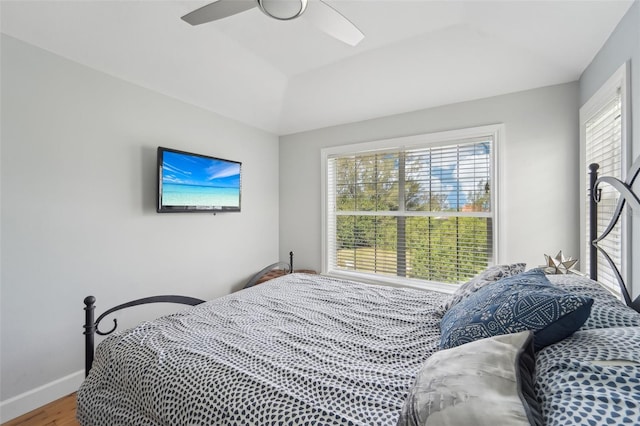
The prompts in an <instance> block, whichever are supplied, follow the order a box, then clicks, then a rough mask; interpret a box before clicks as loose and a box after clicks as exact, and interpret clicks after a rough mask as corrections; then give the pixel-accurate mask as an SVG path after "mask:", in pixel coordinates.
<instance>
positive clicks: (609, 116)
mask: <svg viewBox="0 0 640 426" xmlns="http://www.w3.org/2000/svg"><path fill="white" fill-rule="evenodd" d="M621 113H622V96H621V91H620V89H618V90H617V91H616V92H615V94H613V95H612V96H611V97H610V98H609V99H607V100H606V101H605V102H604V104H603V106H602V107H601V108H600V109H599V110H598V111H597V112H596V113H595V114H593V115H592V117H591V118H589V119H588V120H587V121H586V122H585V124H584V125H585V144H586V146H585V157H586V166H588V165H589V164H591V163H597V164H598V165H599V166H600V168H599V170H598V174H599V175H600V176H614V177H617V178H621V176H622V114H621ZM587 170H588V169H587ZM585 190H586V191H587V196H586V197H585V200H586V207H585V208H586V211H588V210H589V187H588V181H587V187H586V188H585ZM601 190H602V192H601V202H600V203H598V205H597V208H598V224H597V231H598V235H600V234H601V233H602V232H603V231H604V230H605V228H606V227H607V225H608V224H609V220H610V219H611V217H612V216H613V212H614V210H615V207H616V204H617V203H618V193H617V191H616V190H614V189H613V188H612V187H611V186H609V185H601ZM586 220H587V221H588V216H587V219H586ZM585 230H586V232H587V233H588V230H589V226H588V223H587V224H586V226H585ZM585 241H587V248H586V249H587V251H586V252H587V253H588V250H589V245H590V241H589V235H588V234H587V235H586V238H585ZM599 245H600V246H601V247H602V248H604V249H605V250H606V252H607V253H608V254H609V256H610V257H611V258H612V260H613V261H614V263H615V264H616V266H617V267H618V269H621V267H622V265H621V261H622V232H621V223H620V222H618V224H617V225H616V226H615V228H614V229H613V230H612V231H611V233H610V234H609V236H608V237H607V238H606V239H605V240H604V241H602V242H600V243H599ZM585 262H586V270H587V271H588V270H589V257H588V256H585ZM598 281H599V282H601V283H602V284H605V285H606V286H608V287H610V288H611V290H613V291H614V292H616V293H618V294H619V292H620V289H619V287H618V283H617V281H616V278H615V276H614V274H613V271H612V269H611V267H610V266H609V263H608V262H607V261H606V260H605V259H604V257H603V256H602V255H601V254H600V253H598Z"/></svg>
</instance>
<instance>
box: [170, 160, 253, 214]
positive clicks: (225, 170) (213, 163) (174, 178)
mask: <svg viewBox="0 0 640 426" xmlns="http://www.w3.org/2000/svg"><path fill="white" fill-rule="evenodd" d="M162 205H163V206H169V207H170V206H194V207H211V208H222V207H240V164H239V163H234V162H229V161H224V160H218V159H214V158H205V157H199V156H195V155H188V154H181V153H176V152H170V151H165V152H164V155H163V157H162Z"/></svg>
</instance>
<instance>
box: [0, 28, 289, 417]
mask: <svg viewBox="0 0 640 426" xmlns="http://www.w3.org/2000/svg"><path fill="white" fill-rule="evenodd" d="M1 136H2V146H1V155H2V163H1V165H2V169H1V172H2V174H1V179H2V181H1V182H2V198H1V201H2V217H1V231H2V247H1V249H2V255H1V261H2V264H1V269H2V272H1V279H2V281H1V284H2V286H1V305H0V306H1V317H0V318H1V330H2V337H1V349H0V355H1V366H2V373H1V377H0V383H1V396H0V399H1V400H2V401H3V402H2V405H1V406H0V407H1V408H2V421H6V420H8V419H9V418H10V417H13V416H14V415H17V414H21V413H20V412H19V411H21V410H22V411H24V410H25V409H32V408H35V407H36V406H38V405H41V404H42V403H44V402H48V401H42V398H44V399H46V398H50V399H54V398H56V397H60V396H62V395H60V394H59V393H61V392H64V391H66V392H71V391H73V390H75V389H74V388H73V386H76V385H77V383H78V380H79V379H81V378H82V374H81V373H77V372H79V371H80V370H82V369H83V368H84V356H83V335H82V324H83V321H84V320H83V318H84V317H83V315H84V312H83V310H82V308H83V304H82V300H83V298H84V297H85V296H87V295H89V294H93V295H95V296H96V298H97V300H98V303H97V304H98V308H97V312H98V313H100V312H101V309H102V311H103V310H105V309H106V308H108V307H111V306H113V305H115V304H118V303H121V302H124V301H128V300H130V299H133V298H137V297H144V296H148V295H153V294H185V295H191V296H195V297H200V298H206V299H210V298H213V297H216V296H221V295H224V294H228V293H229V292H231V291H233V290H235V289H238V288H240V286H241V285H242V284H243V283H244V282H245V281H246V280H247V279H248V278H249V277H250V275H251V273H252V272H255V271H257V270H259V269H261V268H262V267H263V266H264V265H267V264H270V263H272V262H274V261H275V260H277V259H278V138H277V136H275V135H271V134H268V133H265V132H263V131H260V130H257V129H254V128H250V127H247V126H245V125H242V124H239V123H237V122H234V121H231V120H229V119H225V118H223V117H220V116H218V115H215V114H213V113H210V112H206V111H204V110H202V109H199V108H196V107H193V106H190V105H187V104H185V103H182V102H180V101H177V100H174V99H172V98H168V97H166V96H163V95H160V94H158V93H154V92H151V91H149V90H146V89H143V88H140V87H138V86H135V85H133V84H129V83H127V82H124V81H122V80H119V79H116V78H113V77H111V76H108V75H106V74H103V73H100V72H97V71H94V70H92V69H89V68H86V67H84V66H81V65H79V64H76V63H73V62H70V61H68V60H65V59H63V58H61V57H58V56H55V55H53V54H50V53H48V52H46V51H44V50H40V49H38V48H35V47H33V46H30V45H27V44H25V43H23V42H20V41H18V40H16V39H13V38H11V37H7V36H4V35H3V36H2V134H1ZM158 145H162V146H167V147H172V148H178V149H182V150H186V151H192V152H198V153H203V154H208V155H213V156H218V157H222V158H229V159H232V160H237V161H241V162H242V163H243V165H242V166H243V170H242V172H243V175H242V183H243V194H242V197H243V198H242V212H241V213H227V214H218V215H216V216H213V215H211V214H162V215H161V214H157V213H156V212H155V191H156V189H155V188H156V184H155V176H156V171H155V163H156V147H157V146H158ZM142 309H146V308H142ZM150 309H152V310H153V311H154V312H156V309H159V310H163V309H173V310H175V309H179V307H177V306H173V307H167V308H162V309H160V308H150ZM131 315H136V316H139V315H140V314H131ZM148 315H151V314H148ZM121 319H123V318H121ZM124 319H125V320H126V319H127V318H126V317H125V318H124ZM134 319H137V318H131V321H130V322H132V321H133V320H134ZM125 323H126V321H125ZM108 325H109V324H107V326H108ZM125 325H126V324H125ZM69 375H71V376H69ZM40 386H44V388H39V387H40ZM70 386H71V388H70ZM43 395H45V396H43ZM38 398H40V400H38ZM30 404H31V405H33V404H35V405H33V406H31V407H29V405H30Z"/></svg>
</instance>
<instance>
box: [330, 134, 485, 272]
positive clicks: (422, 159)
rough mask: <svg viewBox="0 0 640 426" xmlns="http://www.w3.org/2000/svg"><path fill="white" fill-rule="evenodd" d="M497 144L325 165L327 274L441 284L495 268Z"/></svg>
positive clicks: (450, 145)
mask: <svg viewBox="0 0 640 426" xmlns="http://www.w3.org/2000/svg"><path fill="white" fill-rule="evenodd" d="M493 151H494V140H493V137H492V136H487V137H481V138H474V139H465V140H458V141H452V142H447V143H445V144H438V145H436V146H434V145H431V146H425V147H419V148H411V149H395V150H389V151H376V152H362V153H350V154H348V155H345V154H338V155H332V156H329V158H328V160H327V215H328V217H327V233H328V238H327V242H328V244H327V257H328V263H329V269H331V270H338V271H356V272H359V273H365V274H377V275H386V276H394V277H406V278H413V279H420V280H427V281H435V282H443V283H459V282H462V281H466V280H468V279H469V278H471V277H473V276H474V275H476V274H477V273H478V272H480V271H482V270H483V269H485V268H486V267H487V266H488V265H489V264H491V263H493V246H494V244H493V238H494V237H493V236H494V210H495V209H494V202H493V200H494V197H493V193H494V191H495V182H493V176H494V174H493V166H492V165H493V155H494V153H493Z"/></svg>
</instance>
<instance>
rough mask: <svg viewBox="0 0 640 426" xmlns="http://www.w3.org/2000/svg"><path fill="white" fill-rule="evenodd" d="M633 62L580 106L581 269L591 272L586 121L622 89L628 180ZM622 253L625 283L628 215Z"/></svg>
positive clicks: (623, 222)
mask: <svg viewBox="0 0 640 426" xmlns="http://www.w3.org/2000/svg"><path fill="white" fill-rule="evenodd" d="M629 75H630V62H629V61H627V62H625V63H624V64H623V65H622V66H620V67H619V68H618V69H617V70H616V71H615V72H614V73H613V74H612V75H611V77H609V78H608V79H607V81H606V82H605V83H604V84H603V85H602V86H600V88H599V89H598V90H597V91H596V92H595V93H594V94H593V95H592V96H591V97H590V98H589V100H587V101H586V102H585V103H584V105H583V106H582V107H581V108H580V112H579V120H580V258H581V259H584V261H583V262H580V271H581V272H583V273H586V274H588V272H589V271H588V270H587V260H588V258H589V251H588V249H587V246H588V242H587V236H586V235H587V229H588V226H589V224H588V223H587V221H588V220H589V218H588V214H589V212H588V211H587V207H586V204H587V193H586V191H585V188H587V186H588V171H587V167H588V165H587V164H586V151H587V141H586V123H587V122H588V121H589V120H590V119H591V118H593V117H594V116H595V115H596V114H597V113H598V112H599V111H600V110H601V109H602V108H603V107H604V106H605V105H606V104H607V102H609V101H610V100H611V98H612V96H614V95H615V94H616V92H617V91H618V90H620V144H621V147H620V148H621V164H620V170H621V179H622V180H623V181H624V180H626V177H627V176H626V174H627V170H628V169H629V167H630V165H631V163H630V159H629V154H630V152H631V147H630V142H631V141H630V138H629V135H630V134H631V115H630V105H629V99H630V89H631V87H630V84H629ZM620 220H621V228H620V237H621V253H620V262H621V264H620V265H619V267H620V274H622V278H623V279H624V280H625V282H628V279H629V277H630V276H631V267H632V264H631V263H632V262H631V261H628V254H629V244H630V241H631V229H630V228H631V227H630V226H628V220H627V218H626V216H625V215H622V216H621V218H620ZM603 285H604V286H605V287H606V288H609V289H611V290H613V291H614V292H616V294H619V289H618V284H617V283H613V286H610V285H608V284H605V283H603Z"/></svg>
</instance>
